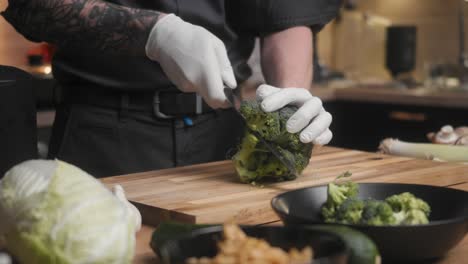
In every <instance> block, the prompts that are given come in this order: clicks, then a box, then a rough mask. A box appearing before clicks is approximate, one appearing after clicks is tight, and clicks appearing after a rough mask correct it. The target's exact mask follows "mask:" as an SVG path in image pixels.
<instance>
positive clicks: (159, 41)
mask: <svg viewBox="0 0 468 264" xmlns="http://www.w3.org/2000/svg"><path fill="white" fill-rule="evenodd" d="M340 4H341V1H340V0H291V1H277V0H112V1H111V0H108V1H104V0H9V5H8V7H7V9H6V10H5V11H4V12H3V13H2V15H3V16H4V17H5V19H6V20H7V21H9V22H10V23H11V24H12V25H13V26H14V27H15V28H16V30H17V31H18V32H20V33H21V34H23V35H24V36H25V37H26V38H28V39H29V40H32V41H38V42H39V41H46V42H49V43H52V44H54V45H55V46H56V47H57V53H56V55H55V56H54V60H53V65H52V66H53V75H54V77H55V78H56V80H57V82H58V83H59V84H60V87H61V97H60V104H59V105H58V106H57V110H56V120H55V122H54V127H53V133H52V138H51V143H50V153H49V154H50V158H59V159H62V160H64V161H67V162H70V163H72V164H74V165H77V166H79V167H81V168H82V169H84V170H86V171H88V172H90V173H91V174H93V175H95V176H96V177H105V176H111V175H117V174H125V173H132V172H139V171H146V170H153V169H162V168H168V167H173V166H183V165H190V164H195V163H201V162H209V161H215V160H222V159H226V158H227V157H228V156H227V155H228V153H229V152H230V151H231V150H232V149H233V148H235V146H236V144H237V143H238V140H239V138H240V136H241V135H242V131H243V127H242V122H241V120H239V118H238V117H237V116H236V115H235V113H234V112H233V109H232V108H230V105H229V103H228V102H227V100H226V97H225V95H224V93H223V89H224V87H229V88H233V89H234V88H236V87H238V86H239V85H240V84H242V83H243V82H244V81H245V80H246V79H247V78H248V77H249V76H250V74H251V72H250V68H249V67H248V65H247V59H248V58H249V56H250V54H251V53H252V50H253V47H254V39H255V38H256V37H259V38H260V40H261V63H262V70H263V74H264V76H265V80H266V84H264V85H261V86H260V87H258V89H257V97H258V99H259V100H261V101H262V107H263V109H264V110H265V111H274V110H277V109H279V108H281V107H283V106H284V105H287V104H295V105H298V106H299V110H298V111H297V112H296V113H295V114H294V116H292V117H291V119H290V120H289V121H288V124H287V129H288V131H289V132H291V133H300V139H301V141H302V142H304V143H312V144H327V143H328V142H329V141H330V140H331V138H332V133H331V131H330V130H329V129H328V127H329V125H330V123H331V121H332V117H331V115H330V114H329V113H328V112H327V111H326V110H325V109H324V108H323V107H322V103H321V101H320V99H318V98H317V97H314V96H313V95H312V93H311V91H309V88H310V85H311V82H312V72H313V63H312V58H313V54H312V50H313V44H312V43H313V38H314V35H315V34H316V33H317V32H318V31H319V30H320V29H321V28H322V27H323V26H324V25H326V24H327V23H328V22H329V21H331V20H332V19H333V18H334V17H335V16H336V14H337V12H338V9H339V7H340ZM312 92H313V91H312Z"/></svg>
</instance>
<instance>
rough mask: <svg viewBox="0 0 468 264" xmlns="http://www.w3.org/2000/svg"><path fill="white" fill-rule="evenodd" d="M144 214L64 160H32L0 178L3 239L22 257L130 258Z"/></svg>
mask: <svg viewBox="0 0 468 264" xmlns="http://www.w3.org/2000/svg"><path fill="white" fill-rule="evenodd" d="M140 226H141V215H140V213H139V212H138V210H137V209H136V208H135V207H134V206H133V205H131V204H130V203H129V202H128V201H127V199H126V198H125V194H124V192H123V189H122V187H121V186H118V185H117V186H114V189H113V191H110V190H109V189H107V188H106V187H105V186H104V185H103V184H102V183H101V182H99V181H98V180H97V179H95V178H94V177H92V176H91V175H89V174H87V173H86V172H84V171H83V170H81V169H79V168H77V167H75V166H73V165H71V164H68V163H66V162H63V161H60V160H29V161H25V162H23V163H20V164H18V165H16V166H14V167H13V168H11V169H10V170H9V171H8V172H7V173H6V174H5V176H4V178H3V179H2V180H0V239H3V240H4V242H5V244H6V247H7V249H8V250H9V251H10V252H11V253H12V254H13V255H14V256H15V257H16V258H17V259H18V260H19V261H20V262H21V263H130V262H131V260H132V259H133V255H134V250H135V233H136V232H137V231H138V230H139V229H140Z"/></svg>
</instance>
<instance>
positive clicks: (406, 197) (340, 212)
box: [321, 172, 431, 226]
mask: <svg viewBox="0 0 468 264" xmlns="http://www.w3.org/2000/svg"><path fill="white" fill-rule="evenodd" d="M350 176H351V173H349V172H346V173H343V174H342V175H340V176H338V177H337V178H336V180H335V181H334V182H332V183H329V184H328V188H327V201H326V202H325V203H324V204H323V205H322V208H321V211H322V217H323V219H324V221H325V222H327V223H342V224H364V225H377V226H381V225H418V224H427V223H428V222H429V219H428V217H429V214H430V213H431V208H430V207H429V205H428V204H427V203H426V202H425V201H424V200H422V199H419V198H417V197H416V196H414V195H413V194H412V193H409V192H405V193H401V194H396V195H392V196H390V197H388V198H387V199H385V200H384V201H381V200H375V199H370V198H369V199H366V200H361V199H359V198H357V195H358V192H359V186H358V185H357V184H356V183H353V182H351V181H347V182H337V180H338V179H340V178H345V177H350Z"/></svg>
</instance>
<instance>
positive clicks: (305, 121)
mask: <svg viewBox="0 0 468 264" xmlns="http://www.w3.org/2000/svg"><path fill="white" fill-rule="evenodd" d="M257 98H258V99H260V100H261V106H262V109H263V111H265V112H272V111H276V110H279V109H281V108H282V107H284V106H286V105H288V104H291V105H296V106H298V107H299V109H298V110H297V111H296V113H294V114H293V115H292V116H291V117H290V118H289V120H288V121H287V123H286V129H287V130H288V132H289V133H298V132H301V133H300V135H299V138H300V140H301V142H303V143H313V144H317V145H326V144H328V143H329V142H330V140H331V139H332V137H333V134H332V132H331V131H330V129H329V127H330V124H331V122H332V115H331V114H330V113H329V112H327V111H325V109H324V108H323V106H322V100H320V99H319V98H318V97H315V96H312V94H311V93H310V92H309V91H308V90H307V89H304V88H277V87H274V86H271V85H266V84H263V85H260V86H259V87H258V89H257Z"/></svg>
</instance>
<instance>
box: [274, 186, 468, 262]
mask: <svg viewBox="0 0 468 264" xmlns="http://www.w3.org/2000/svg"><path fill="white" fill-rule="evenodd" d="M359 190H360V191H359V197H360V198H369V197H370V198H374V199H381V200H383V199H385V198H386V197H388V196H390V195H393V194H398V193H402V192H411V193H413V194H414V195H415V196H417V197H419V198H421V199H424V200H425V201H426V202H427V203H428V204H429V205H430V206H431V209H432V212H431V215H430V217H429V221H430V223H429V224H426V225H414V226H366V225H346V226H349V227H351V228H355V229H357V230H359V231H361V232H363V233H365V234H366V235H368V236H369V237H370V238H371V239H372V240H374V242H375V243H376V245H377V247H378V248H379V251H380V253H381V255H382V259H383V261H384V263H404V262H422V263H428V262H427V261H428V260H431V259H435V258H439V257H442V256H443V255H444V254H445V253H447V251H449V250H450V249H451V248H453V247H454V246H455V245H456V244H458V243H459V242H460V241H461V240H462V239H463V237H464V236H465V235H466V233H467V232H468V192H464V191H461V190H455V189H450V188H443V187H435V186H427V185H415V184H397V183H395V184H393V183H388V184H387V183H361V184H359ZM326 199H327V186H317V187H310V188H304V189H298V190H294V191H289V192H286V193H283V194H280V195H278V196H276V197H275V198H273V200H272V203H271V204H272V207H273V209H274V210H275V212H276V213H277V214H278V215H279V217H280V218H281V219H282V221H283V222H284V223H285V224H286V225H300V224H326V223H324V221H323V219H322V217H321V207H322V205H323V203H324V202H325V201H326Z"/></svg>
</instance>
